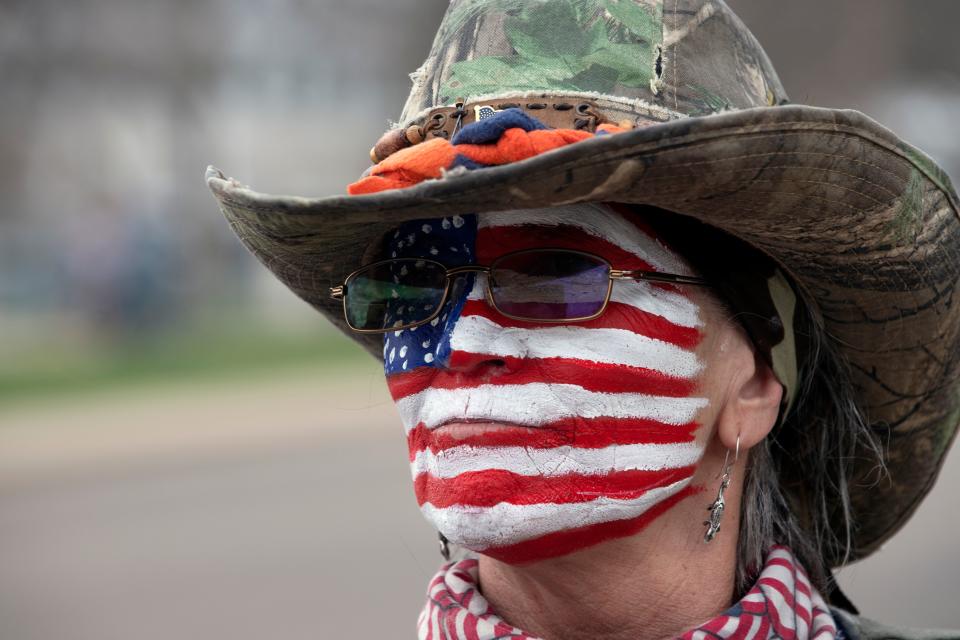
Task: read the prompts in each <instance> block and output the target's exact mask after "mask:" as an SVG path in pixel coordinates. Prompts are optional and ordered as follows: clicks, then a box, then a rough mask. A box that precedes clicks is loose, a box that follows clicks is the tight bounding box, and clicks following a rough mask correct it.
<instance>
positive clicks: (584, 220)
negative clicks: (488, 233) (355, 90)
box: [477, 203, 694, 275]
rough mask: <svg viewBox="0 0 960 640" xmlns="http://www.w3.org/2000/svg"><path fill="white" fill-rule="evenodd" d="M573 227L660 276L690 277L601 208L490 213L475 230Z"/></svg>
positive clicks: (681, 264) (666, 252)
mask: <svg viewBox="0 0 960 640" xmlns="http://www.w3.org/2000/svg"><path fill="white" fill-rule="evenodd" d="M517 225H536V226H539V227H559V226H565V227H574V228H576V229H580V230H581V231H583V232H584V233H588V234H590V235H591V236H594V237H596V238H600V239H602V240H606V241H607V242H610V243H612V244H614V245H616V246H618V247H620V248H621V249H624V250H625V251H629V252H630V253H632V254H634V255H635V256H637V257H640V258H642V259H643V260H645V261H646V262H647V263H649V264H650V265H652V266H653V267H655V268H656V270H657V271H662V272H664V273H676V274H680V275H694V274H693V272H692V271H691V270H690V267H689V266H688V265H687V263H686V262H685V261H684V260H683V259H682V258H680V257H679V256H677V254H675V253H674V252H673V251H670V249H668V248H666V247H665V246H663V245H662V244H660V243H659V242H657V241H656V240H655V239H654V238H651V237H650V236H648V235H646V234H645V233H642V232H641V231H640V230H639V229H637V227H636V226H634V225H633V224H632V223H631V222H630V221H629V220H627V219H626V218H624V217H623V215H622V214H620V213H618V212H616V211H614V210H612V209H611V208H610V207H608V206H605V205H602V204H593V203H581V204H575V205H567V206H559V207H551V208H550V209H520V210H516V211H491V212H489V213H484V214H482V215H481V216H480V218H479V220H478V225H477V226H478V227H479V228H481V229H483V228H493V227H514V226H517Z"/></svg>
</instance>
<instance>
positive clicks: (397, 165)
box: [347, 124, 625, 196]
mask: <svg viewBox="0 0 960 640" xmlns="http://www.w3.org/2000/svg"><path fill="white" fill-rule="evenodd" d="M597 131H598V132H604V133H611V134H613V133H620V132H622V131H625V129H622V128H620V127H617V126H614V125H609V124H602V125H600V126H599V127H597ZM594 136H595V134H594V133H591V132H589V131H580V130H576V129H537V130H534V131H524V130H523V129H520V128H516V129H507V130H506V131H504V132H503V135H502V136H500V139H499V140H497V142H496V143H494V144H457V145H454V144H451V143H450V141H449V140H446V139H444V138H434V139H432V140H428V141H427V142H422V143H420V144H417V145H414V146H412V147H407V148H406V149H401V150H400V151H397V152H396V153H394V154H393V155H391V156H390V157H388V158H386V159H384V160H383V161H382V162H380V163H378V164H377V165H376V166H374V167H373V168H372V169H371V170H370V175H368V176H366V177H364V178H361V179H360V180H357V181H356V182H354V183H353V184H351V185H350V186H348V187H347V193H349V194H350V195H352V196H356V195H363V194H367V193H378V192H380V191H386V190H387V189H404V188H407V187H412V186H413V185H415V184H418V183H420V182H423V181H424V180H430V179H436V178H439V177H441V176H442V175H443V170H444V169H448V168H449V167H451V166H452V165H453V163H454V160H455V159H456V157H457V156H464V157H466V158H469V159H470V160H472V161H474V162H476V163H479V164H484V165H500V164H510V163H511V162H519V161H520V160H526V159H527V158H532V157H533V156H536V155H540V154H541V153H546V152H547V151H552V150H553V149H557V148H559V147H565V146H567V145H568V144H573V143H575V142H580V141H581V140H587V139H589V138H593V137H594Z"/></svg>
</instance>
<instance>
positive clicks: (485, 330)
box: [441, 273, 524, 375]
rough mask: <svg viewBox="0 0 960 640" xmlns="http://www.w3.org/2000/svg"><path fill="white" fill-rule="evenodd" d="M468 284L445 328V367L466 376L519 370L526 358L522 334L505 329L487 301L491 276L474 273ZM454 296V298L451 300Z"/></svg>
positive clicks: (462, 291) (502, 318) (501, 319)
mask: <svg viewBox="0 0 960 640" xmlns="http://www.w3.org/2000/svg"><path fill="white" fill-rule="evenodd" d="M458 280H460V281H464V285H463V286H462V287H461V290H460V291H458V297H457V299H456V301H455V302H454V305H455V306H454V309H455V311H454V312H451V313H450V314H449V316H448V317H447V320H446V322H445V324H444V325H443V337H442V339H443V358H442V360H441V362H442V365H443V366H444V368H446V369H448V370H450V371H456V372H458V373H463V374H476V375H491V374H504V373H509V372H510V371H512V370H514V369H515V368H516V365H517V363H518V362H519V359H520V357H522V356H523V352H524V349H523V345H522V344H521V343H520V341H519V340H517V335H518V333H517V332H516V331H513V330H511V329H510V328H509V327H507V328H505V327H504V326H503V324H502V321H503V320H505V318H504V317H503V316H501V315H500V314H499V313H498V312H497V311H496V310H495V309H494V308H493V307H492V306H490V305H489V303H488V302H487V298H486V290H487V276H486V274H484V273H474V274H471V275H470V277H469V281H467V280H468V279H467V278H458ZM452 297H453V296H452V295H451V298H452Z"/></svg>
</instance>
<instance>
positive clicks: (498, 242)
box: [476, 225, 656, 271]
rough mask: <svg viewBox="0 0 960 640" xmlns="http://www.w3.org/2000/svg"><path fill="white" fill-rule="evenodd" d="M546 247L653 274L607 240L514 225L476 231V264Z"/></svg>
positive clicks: (574, 230)
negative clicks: (568, 250) (585, 254)
mask: <svg viewBox="0 0 960 640" xmlns="http://www.w3.org/2000/svg"><path fill="white" fill-rule="evenodd" d="M543 247H550V248H556V249H571V250H573V251H585V252H586V253H592V254H594V255H598V256H601V257H602V258H604V259H605V260H606V261H607V262H609V263H610V264H612V265H613V266H614V268H616V269H644V270H646V271H656V269H654V268H653V266H652V265H651V264H650V263H649V262H647V261H645V260H643V259H642V258H640V257H638V256H636V255H635V254H633V253H631V252H629V251H627V250H626V249H623V248H621V247H619V246H617V245H615V244H613V243H612V242H610V241H609V240H604V239H603V238H598V237H596V236H592V235H589V234H587V233H585V232H584V231H583V230H581V229H578V228H576V227H570V226H562V225H561V226H556V227H544V226H537V225H518V226H515V227H481V228H480V229H478V230H477V248H476V253H477V261H478V262H479V263H480V264H490V263H491V262H493V261H494V260H496V259H497V258H499V257H500V256H502V255H505V254H507V253H513V252H514V251H523V250H526V249H540V248H543Z"/></svg>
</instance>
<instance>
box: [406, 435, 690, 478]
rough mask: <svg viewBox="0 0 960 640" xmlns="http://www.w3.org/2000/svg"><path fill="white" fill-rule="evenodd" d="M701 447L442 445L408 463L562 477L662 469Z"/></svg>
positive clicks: (425, 469) (682, 462) (453, 471)
mask: <svg viewBox="0 0 960 640" xmlns="http://www.w3.org/2000/svg"><path fill="white" fill-rule="evenodd" d="M702 455H703V447H702V446H701V445H699V444H697V443H695V442H684V443H678V444H629V445H614V446H610V447H605V448H603V449H580V448H577V447H570V446H561V447H555V448H553V449H530V448H529V447H482V448H478V447H472V446H469V445H465V446H461V447H454V448H452V449H446V450H444V451H442V452H441V453H440V454H434V453H433V452H431V451H430V450H429V449H427V450H426V451H420V452H418V453H417V456H416V458H415V459H414V461H413V462H411V463H410V469H411V471H412V473H413V475H414V476H416V475H417V474H420V473H429V474H430V475H432V476H433V477H435V478H455V477H457V476H458V475H460V474H461V473H469V472H472V471H487V470H499V471H509V472H511V473H516V474H519V475H523V476H544V477H551V476H562V475H567V474H571V473H577V474H583V475H606V474H608V473H610V472H612V471H634V470H639V471H661V470H664V469H679V468H681V467H686V466H690V465H693V464H696V463H697V461H699V460H700V457H701V456H702Z"/></svg>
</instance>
